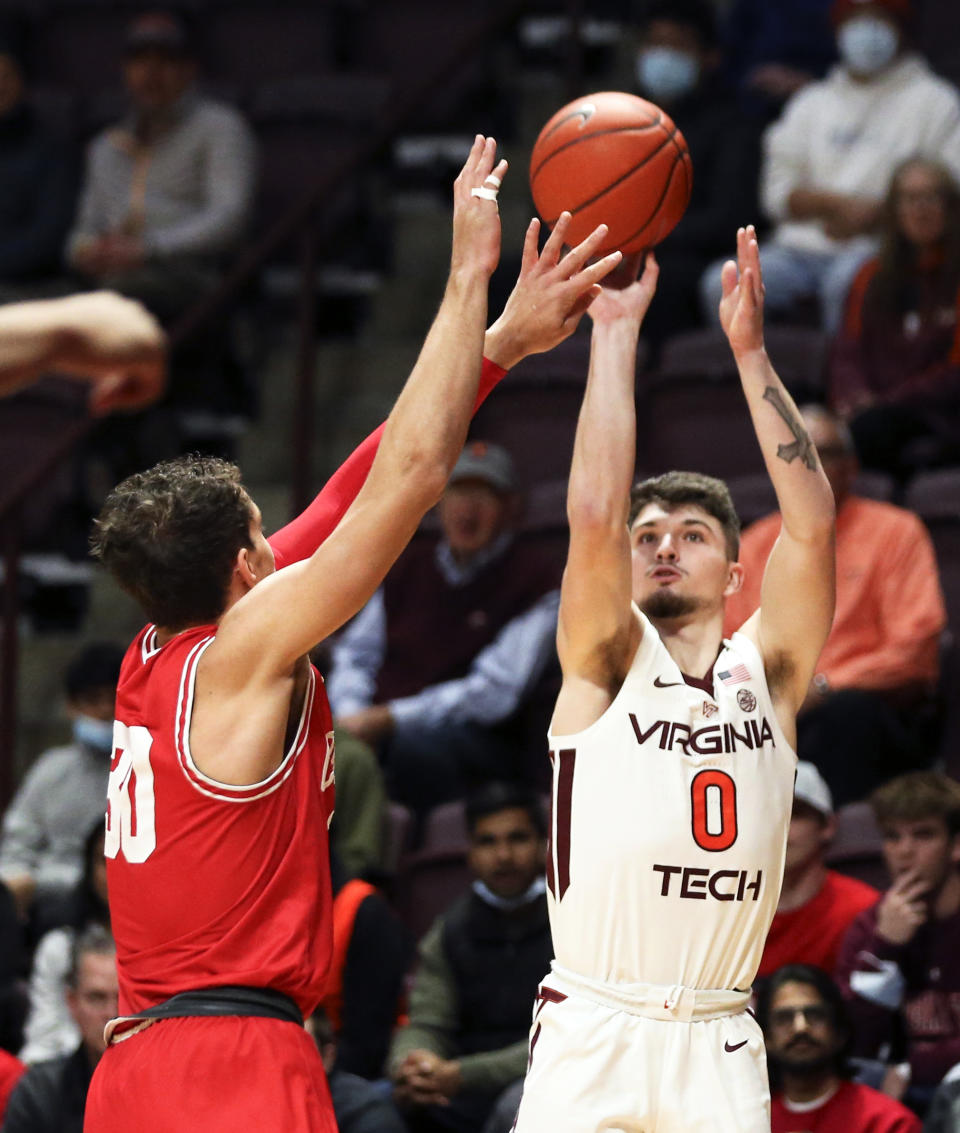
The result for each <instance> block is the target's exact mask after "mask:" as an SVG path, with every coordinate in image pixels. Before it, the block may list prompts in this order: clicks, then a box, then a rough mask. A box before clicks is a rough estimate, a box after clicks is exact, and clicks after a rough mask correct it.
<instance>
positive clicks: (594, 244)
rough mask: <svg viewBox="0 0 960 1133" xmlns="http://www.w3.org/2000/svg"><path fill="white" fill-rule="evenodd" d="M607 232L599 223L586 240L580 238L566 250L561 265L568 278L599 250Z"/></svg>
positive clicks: (604, 226)
mask: <svg viewBox="0 0 960 1133" xmlns="http://www.w3.org/2000/svg"><path fill="white" fill-rule="evenodd" d="M608 232H609V229H608V227H607V226H606V225H605V224H599V225H597V227H596V228H595V229H594V230H593V231H592V232H591V233H590V235H589V236H588V237H587V238H586V240H581V241H580V243H579V244H578V245H577V246H576V247H575V248H571V249H570V251H569V252H567V254H566V255H565V256H564V257H563V266H564V268H565V269H566V272H567V278H568V279H569V278H571V277H572V276H573V275H575V274H576V273H577V272H578V271H579V270H580V269H581V268H582V267H583V265H584V264H585V263H586V262H587V260H589V259H592V258H593V256H594V255H595V254H596V253H597V251H598V250H599V248H600V245H601V244H602V243H603V241H604V240H605V239H606V236H607V233H608ZM621 258H622V254H621ZM617 262H618V263H619V262H620V261H619V260H618V261H617ZM604 274H606V273H604Z"/></svg>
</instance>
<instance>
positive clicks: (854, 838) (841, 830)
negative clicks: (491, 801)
mask: <svg viewBox="0 0 960 1133" xmlns="http://www.w3.org/2000/svg"><path fill="white" fill-rule="evenodd" d="M836 819H837V833H836V836H835V837H834V839H833V842H832V843H831V845H830V848H829V849H828V850H827V854H826V861H827V865H829V866H830V868H831V869H835V870H838V871H839V872H840V873H844V874H847V875H848V876H849V877H856V878H859V879H860V880H861V881H865V882H867V884H868V885H873V886H875V887H876V888H877V889H885V888H886V887H887V885H888V884H889V877H888V875H887V868H886V866H885V865H884V862H883V840H882V838H881V836H880V831H879V829H878V827H877V824H876V821H875V819H874V817H873V810H872V808H871V806H870V804H869V803H867V802H859V803H848V804H847V805H846V806H842V807H840V809H839V810H838V811H837V813H836Z"/></svg>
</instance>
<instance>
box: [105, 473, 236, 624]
mask: <svg viewBox="0 0 960 1133" xmlns="http://www.w3.org/2000/svg"><path fill="white" fill-rule="evenodd" d="M251 514H252V513H251V501H250V497H249V496H248V495H247V493H246V491H245V490H244V488H243V485H242V484H241V482H240V469H239V468H237V466H236V465H235V464H231V463H230V462H229V461H227V460H221V459H219V458H218V457H211V456H198V455H192V456H183V457H178V458H177V459H176V460H166V461H163V462H162V463H161V464H157V465H155V466H154V467H153V468H151V469H149V470H148V471H146V472H137V473H135V474H134V475H133V476H128V477H127V479H126V480H124V481H122V482H121V483H120V484H118V485H117V487H116V488H114V489H113V491H112V492H111V493H110V494H109V496H107V499H106V501H105V503H104V505H103V508H102V509H101V511H100V515H99V516H98V517H97V519H96V520H95V521H94V531H93V535H92V536H91V540H90V546H91V550H92V551H93V554H94V555H95V556H96V557H97V558H98V559H99V560H100V561H101V562H102V563H103V565H104V566H105V567H106V568H107V570H109V571H110V573H111V574H112V575H113V577H114V578H115V579H116V580H117V582H118V583H119V585H120V586H121V588H122V589H123V590H125V591H126V592H127V593H128V594H130V595H131V596H132V597H133V598H135V599H136V600H137V601H138V602H139V603H140V605H141V606H142V607H143V610H144V612H145V613H146V615H147V617H148V618H149V619H150V620H151V621H152V622H154V623H155V624H156V625H158V626H163V627H164V628H165V629H175V630H178V629H183V628H185V627H186V626H191V625H206V624H208V623H211V622H215V621H216V620H217V619H218V618H219V617H220V615H221V614H222V613H223V609H224V605H225V603H226V597H227V587H228V586H229V583H230V575H231V573H232V571H233V564H234V560H235V559H236V555H237V552H238V551H239V550H240V549H241V547H252V546H253V544H252V542H251V540H250V520H251Z"/></svg>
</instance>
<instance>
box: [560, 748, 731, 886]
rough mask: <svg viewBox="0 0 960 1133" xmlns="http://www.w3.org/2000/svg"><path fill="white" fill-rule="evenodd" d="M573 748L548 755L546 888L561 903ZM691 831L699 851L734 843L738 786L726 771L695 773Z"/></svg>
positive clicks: (565, 875)
mask: <svg viewBox="0 0 960 1133" xmlns="http://www.w3.org/2000/svg"><path fill="white" fill-rule="evenodd" d="M576 759H577V753H576V750H575V749H574V748H564V749H563V750H561V751H558V752H553V751H552V752H550V762H551V763H552V764H553V766H554V777H555V780H556V794H555V796H554V805H553V814H552V815H551V821H550V838H549V840H548V844H547V884H548V885H549V886H550V892H551V893H553V895H554V897H555V898H556V899H557V900H558V901H560V900H562V899H563V895H564V893H566V891H567V888H568V887H569V885H570V823H571V818H572V806H571V803H572V797H573V771H574V767H575V765H576ZM690 828H691V832H692V834H693V840H694V841H695V842H696V843H697V845H698V846H699V847H700V848H701V849H702V850H709V851H711V852H713V853H718V852H720V851H721V850H729V849H730V847H731V846H732V845H733V844H734V842H736V840H737V785H736V783H735V782H734V781H733V779H732V778H731V777H730V776H729V775H728V774H727V773H726V771H717V770H716V769H714V768H710V769H707V770H704V771H698V772H697V774H696V775H694V777H693V781H692V782H691V784H690Z"/></svg>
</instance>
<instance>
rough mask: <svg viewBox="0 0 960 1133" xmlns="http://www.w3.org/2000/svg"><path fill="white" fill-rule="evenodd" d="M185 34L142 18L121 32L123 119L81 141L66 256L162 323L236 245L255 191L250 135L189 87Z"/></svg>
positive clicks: (172, 18)
mask: <svg viewBox="0 0 960 1133" xmlns="http://www.w3.org/2000/svg"><path fill="white" fill-rule="evenodd" d="M196 71H197V64H196V60H195V57H194V53H193V46H192V43H191V40H190V37H189V35H188V30H187V28H186V26H185V25H184V23H183V22H182V20H181V19H179V18H178V17H177V16H176V15H174V14H173V13H172V12H145V13H143V14H141V15H138V16H137V17H136V18H135V19H134V20H133V21H132V22H131V24H130V26H129V29H128V31H127V40H126V57H125V60H124V68H123V73H124V80H125V82H126V87H127V92H128V94H129V97H130V102H131V110H130V115H129V117H127V118H126V119H125V120H124V121H122V122H120V123H119V124H118V125H116V126H112V127H110V128H109V129H107V130H105V131H103V132H102V133H100V134H98V135H97V136H96V137H95V138H94V139H93V141H92V143H91V145H90V150H89V153H88V157H87V168H86V175H85V178H84V184H83V190H82V195H81V199H80V207H79V212H78V215H77V220H76V223H75V225H74V228H73V231H72V232H71V233H70V236H69V240H68V244H67V251H68V256H69V259H70V262H71V263H72V264H73V266H74V267H75V268H76V269H77V270H78V271H79V272H81V273H82V274H84V275H86V276H88V277H89V278H90V279H92V280H95V281H96V282H98V283H107V284H108V285H109V286H112V287H115V288H116V290H118V291H121V292H123V293H124V294H128V295H133V296H135V297H137V298H139V299H141V300H143V302H145V303H146V304H147V306H148V307H150V308H151V310H153V311H154V312H155V313H156V314H157V315H159V316H160V318H161V319H163V321H169V319H170V318H171V317H174V316H175V315H177V314H178V313H179V312H180V311H182V310H183V309H184V307H185V306H187V305H188V304H189V303H191V302H192V301H194V300H195V299H196V298H197V296H198V295H200V294H201V293H202V292H204V291H205V290H207V289H208V288H209V286H210V284H211V282H212V281H213V279H214V278H215V267H216V264H217V261H218V257H219V256H220V255H221V254H222V253H224V252H226V251H229V250H231V249H234V248H236V247H237V246H238V243H239V241H240V239H241V237H242V235H243V232H244V225H245V222H246V219H247V215H248V213H249V211H250V207H251V203H252V198H253V189H254V179H255V174H254V165H255V149H254V140H253V136H252V134H251V132H250V129H249V127H248V126H247V124H246V123H245V121H244V120H243V118H242V117H241V116H240V115H239V114H238V113H237V112H236V111H235V110H233V109H232V108H231V107H228V106H224V105H221V104H220V103H217V102H214V101H212V100H210V99H208V98H206V97H203V96H201V95H199V94H198V93H197V92H196V90H195V89H194V80H195V77H196Z"/></svg>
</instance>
